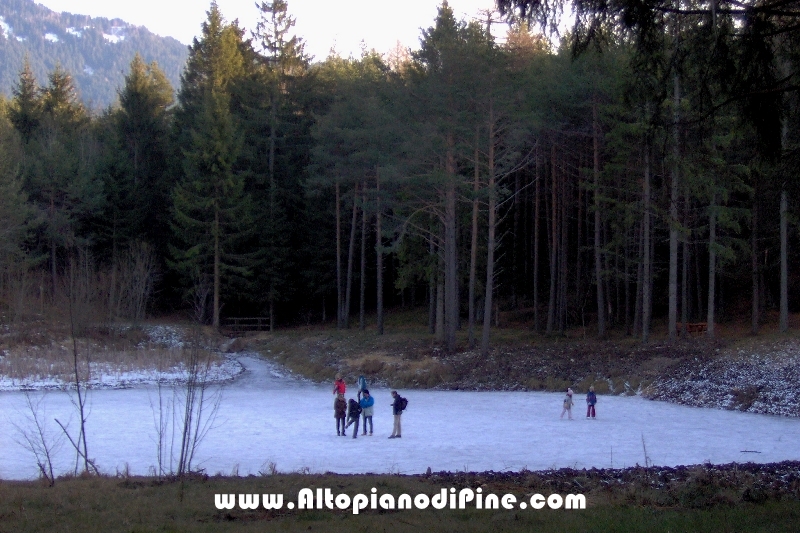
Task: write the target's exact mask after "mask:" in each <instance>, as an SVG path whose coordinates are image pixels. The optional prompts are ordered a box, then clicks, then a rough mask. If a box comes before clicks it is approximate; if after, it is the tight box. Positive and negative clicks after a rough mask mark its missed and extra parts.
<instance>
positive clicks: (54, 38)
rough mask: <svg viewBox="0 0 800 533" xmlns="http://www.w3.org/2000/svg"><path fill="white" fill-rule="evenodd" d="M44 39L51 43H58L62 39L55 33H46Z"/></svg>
mask: <svg viewBox="0 0 800 533" xmlns="http://www.w3.org/2000/svg"><path fill="white" fill-rule="evenodd" d="M44 39H45V40H46V41H50V42H51V43H57V42H58V41H59V40H60V39H59V38H58V35H56V34H55V33H45V34H44Z"/></svg>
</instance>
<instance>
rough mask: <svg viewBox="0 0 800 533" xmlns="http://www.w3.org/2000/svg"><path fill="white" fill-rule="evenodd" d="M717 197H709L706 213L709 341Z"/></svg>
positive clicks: (712, 331)
mask: <svg viewBox="0 0 800 533" xmlns="http://www.w3.org/2000/svg"><path fill="white" fill-rule="evenodd" d="M716 204H717V195H716V193H714V194H712V196H711V206H710V208H709V213H708V314H707V315H706V327H707V329H706V333H707V334H708V337H709V338H710V339H713V338H714V307H715V306H714V301H715V296H716V295H715V294H714V290H715V288H716V278H717V265H716V262H717V252H716V245H717V205H716Z"/></svg>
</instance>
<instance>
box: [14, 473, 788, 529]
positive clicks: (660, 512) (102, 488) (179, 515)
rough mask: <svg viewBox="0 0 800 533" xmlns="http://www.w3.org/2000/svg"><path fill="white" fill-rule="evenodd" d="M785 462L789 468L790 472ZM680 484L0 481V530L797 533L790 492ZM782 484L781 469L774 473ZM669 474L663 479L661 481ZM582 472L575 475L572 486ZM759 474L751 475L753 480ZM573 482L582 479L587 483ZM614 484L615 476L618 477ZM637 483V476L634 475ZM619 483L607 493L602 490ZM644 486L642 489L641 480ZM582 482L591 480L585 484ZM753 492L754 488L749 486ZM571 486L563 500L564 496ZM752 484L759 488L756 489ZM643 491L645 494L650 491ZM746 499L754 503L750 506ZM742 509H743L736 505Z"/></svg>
mask: <svg viewBox="0 0 800 533" xmlns="http://www.w3.org/2000/svg"><path fill="white" fill-rule="evenodd" d="M796 467H797V464H793V465H791V469H795V468H796ZM694 468H695V469H694V470H687V471H686V472H684V474H685V475H683V476H679V477H681V478H682V481H675V479H677V478H674V476H673V478H674V479H673V481H672V482H668V483H666V484H659V483H653V480H655V479H658V477H659V476H662V477H663V476H664V475H665V474H664V472H663V471H661V472H659V471H657V470H656V469H638V470H637V469H631V470H628V471H606V472H605V473H602V472H601V471H596V472H600V473H602V474H603V475H594V474H592V473H591V472H595V471H589V472H588V473H587V471H570V472H565V471H563V470H562V471H554V472H550V473H535V472H529V473H525V472H521V473H509V474H493V473H483V474H480V473H478V474H472V473H469V474H467V473H462V474H460V475H459V474H447V473H442V474H441V475H437V474H433V475H431V476H397V475H355V476H346V475H334V474H328V475H303V474H276V475H270V476H263V477H253V476H251V477H246V478H242V477H211V478H209V477H205V476H197V477H194V478H192V479H188V480H184V481H176V480H172V481H164V480H155V479H152V478H133V477H131V478H112V477H90V478H72V479H60V480H58V481H57V482H56V484H55V486H53V487H48V486H46V485H45V484H42V483H40V482H8V481H5V482H0V532H3V533H5V532H12V531H13V532H18V531H25V532H38V531H41V532H56V531H81V532H95V531H96V532H116V531H119V532H146V531H176V532H177V531H214V532H217V531H237V532H239V531H325V532H326V533H335V532H339V531H342V532H345V531H346V532H348V533H352V532H354V531H355V532H361V531H363V532H382V531H391V532H395V531H398V532H405V531H407V532H413V533H422V532H425V531H448V532H449V531H452V532H472V531H475V532H477V531H493V532H501V531H536V532H565V531H567V532H569V531H575V532H589V531H592V532H594V531H614V532H683V531H692V532H695V531H696V532H705V531H709V532H718V531H720V532H738V531H741V532H758V531H764V532H767V531H769V532H782V531H786V532H789V531H797V530H798V527H799V525H800V500H799V499H798V494H796V493H795V492H796V491H794V490H790V491H788V492H787V491H785V490H783V491H780V492H774V491H773V492H770V491H769V490H761V492H757V491H755V490H754V489H756V488H757V487H755V486H754V485H753V484H752V483H753V480H756V479H761V480H762V481H763V478H758V475H757V476H755V477H753V476H750V475H744V474H745V473H736V476H740V474H741V475H743V476H744V477H739V478H738V479H739V486H731V485H730V483H728V482H727V481H725V479H726V476H724V475H720V473H719V472H716V473H714V472H710V471H708V470H704V467H694ZM781 471H782V472H784V473H783V474H780V475H782V476H783V477H784V478H785V477H786V474H785V472H786V469H785V468H784V469H783V470H781ZM672 472H673V474H674V473H675V471H672ZM580 474H582V475H583V476H584V477H581V475H580ZM759 475H760V474H759ZM585 476H589V477H588V478H587V477H585ZM620 476H621V477H620ZM643 476H644V477H643ZM614 479H616V480H621V479H625V480H627V481H626V482H625V483H613V481H612V482H611V483H609V482H608V481H609V480H614ZM645 479H646V480H647V481H645ZM577 480H581V482H582V483H583V484H584V486H585V487H586V489H587V490H586V499H587V508H586V509H584V510H564V509H560V510H549V509H546V510H532V509H530V508H528V509H526V510H521V509H518V508H517V509H514V510H504V509H498V510H494V509H491V510H486V509H480V510H479V509H476V508H475V507H474V502H473V503H472V504H467V507H466V509H464V510H458V509H456V510H449V509H446V510H436V509H433V508H431V507H428V508H427V509H424V510H420V509H412V510H364V511H361V513H360V514H358V515H354V514H353V511H352V508H348V509H347V510H328V509H323V510H316V509H314V510H297V509H295V510H288V509H287V508H286V507H287V505H286V503H284V506H283V508H282V509H280V510H274V509H273V510H266V509H264V508H263V506H262V507H260V508H258V509H254V510H241V509H239V508H238V506H237V507H235V508H234V509H231V510H218V509H217V508H216V505H215V494H220V493H221V494H240V493H243V494H253V493H257V494H263V493H269V494H283V495H284V502H288V501H294V500H296V499H297V494H298V492H299V491H300V490H301V489H303V488H311V489H316V488H329V489H331V491H332V493H333V494H334V496H335V495H337V494H341V493H345V494H348V495H349V496H351V497H352V496H354V495H356V494H359V493H361V494H365V495H369V494H370V492H371V489H372V488H373V487H374V488H376V489H377V494H378V495H383V494H393V495H395V496H397V495H400V494H402V493H407V494H410V495H411V496H412V498H413V497H414V496H415V495H417V494H420V493H425V494H428V495H429V496H431V495H434V494H436V493H438V492H439V491H440V490H441V489H442V488H445V489H449V488H450V487H454V488H456V489H457V490H460V489H462V488H465V487H471V488H475V489H477V487H481V488H482V490H483V493H484V494H490V493H494V494H498V495H499V496H502V495H503V494H514V495H515V496H516V497H517V501H522V500H523V498H524V499H526V500H529V499H530V496H531V495H532V494H536V493H542V494H544V495H545V496H547V495H548V494H550V493H556V492H557V493H560V494H562V495H564V494H567V493H568V492H572V491H575V489H574V484H575V483H576V482H577ZM592 480H593V481H592ZM759 483H761V482H760V481H759ZM568 486H573V490H572V491H567V490H565V489H566V488H567V487H568ZM759 486H760V485H759ZM654 487H655V488H654ZM754 495H755V497H754ZM748 500H751V501H748Z"/></svg>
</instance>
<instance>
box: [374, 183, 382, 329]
mask: <svg viewBox="0 0 800 533" xmlns="http://www.w3.org/2000/svg"><path fill="white" fill-rule="evenodd" d="M382 240H383V239H382V236H381V175H380V168H378V167H375V251H376V252H377V258H376V260H375V263H376V274H375V275H376V277H377V304H376V307H377V309H376V314H377V329H378V335H383V242H382Z"/></svg>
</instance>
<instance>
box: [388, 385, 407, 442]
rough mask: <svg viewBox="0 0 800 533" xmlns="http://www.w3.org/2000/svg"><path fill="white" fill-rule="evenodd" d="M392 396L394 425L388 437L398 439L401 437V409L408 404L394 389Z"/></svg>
mask: <svg viewBox="0 0 800 533" xmlns="http://www.w3.org/2000/svg"><path fill="white" fill-rule="evenodd" d="M392 398H394V401H393V402H392V414H394V427H393V428H392V434H391V435H389V438H390V439H399V438H401V437H402V435H401V434H400V433H401V432H400V417H401V416H403V409H405V408H406V406H407V405H408V400H406V399H405V398H403V397H402V396H400V395H399V394H397V391H396V390H393V391H392Z"/></svg>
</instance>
